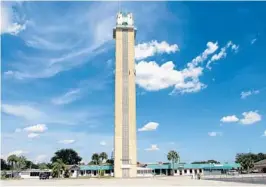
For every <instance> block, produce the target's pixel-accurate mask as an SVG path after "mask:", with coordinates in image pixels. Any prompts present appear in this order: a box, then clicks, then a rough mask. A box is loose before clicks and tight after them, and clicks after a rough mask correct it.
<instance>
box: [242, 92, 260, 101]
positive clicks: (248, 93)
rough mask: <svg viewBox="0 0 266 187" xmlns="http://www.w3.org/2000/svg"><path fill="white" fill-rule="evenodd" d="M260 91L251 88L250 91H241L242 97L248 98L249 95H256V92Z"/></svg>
mask: <svg viewBox="0 0 266 187" xmlns="http://www.w3.org/2000/svg"><path fill="white" fill-rule="evenodd" d="M259 93H260V91H259V90H250V91H246V92H241V94H240V95H241V99H245V98H247V97H248V96H251V95H256V94H259Z"/></svg>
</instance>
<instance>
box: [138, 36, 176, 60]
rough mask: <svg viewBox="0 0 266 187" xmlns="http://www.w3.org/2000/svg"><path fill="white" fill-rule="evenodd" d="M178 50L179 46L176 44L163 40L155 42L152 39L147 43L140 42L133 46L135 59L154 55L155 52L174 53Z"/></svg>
mask: <svg viewBox="0 0 266 187" xmlns="http://www.w3.org/2000/svg"><path fill="white" fill-rule="evenodd" d="M176 51H179V48H178V46H177V45H176V44H173V45H170V44H168V43H167V42H165V41H162V42H157V41H156V40H153V41H151V42H148V43H141V44H138V45H136V46H135V58H136V60H142V59H145V58H147V57H151V56H154V55H155V54H162V53H167V54H170V53H175V52H176Z"/></svg>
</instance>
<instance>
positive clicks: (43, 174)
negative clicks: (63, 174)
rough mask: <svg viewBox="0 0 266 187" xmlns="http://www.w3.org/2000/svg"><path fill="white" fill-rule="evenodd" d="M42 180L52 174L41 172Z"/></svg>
mask: <svg viewBox="0 0 266 187" xmlns="http://www.w3.org/2000/svg"><path fill="white" fill-rule="evenodd" d="M39 177H40V180H45V179H49V177H50V175H49V174H48V173H40V175H39Z"/></svg>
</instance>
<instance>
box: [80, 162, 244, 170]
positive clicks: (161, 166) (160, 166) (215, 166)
mask: <svg viewBox="0 0 266 187" xmlns="http://www.w3.org/2000/svg"><path fill="white" fill-rule="evenodd" d="M240 167H241V166H240V164H237V163H226V164H174V168H175V169H226V170H229V169H233V168H235V169H236V168H240ZM147 168H151V169H172V168H173V165H172V164H170V163H167V164H147ZM112 169H113V166H111V165H105V166H98V165H81V166H80V170H112Z"/></svg>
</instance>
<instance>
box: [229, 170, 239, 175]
mask: <svg viewBox="0 0 266 187" xmlns="http://www.w3.org/2000/svg"><path fill="white" fill-rule="evenodd" d="M227 174H228V175H238V174H239V173H238V171H236V170H229V171H228V172H227Z"/></svg>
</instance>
